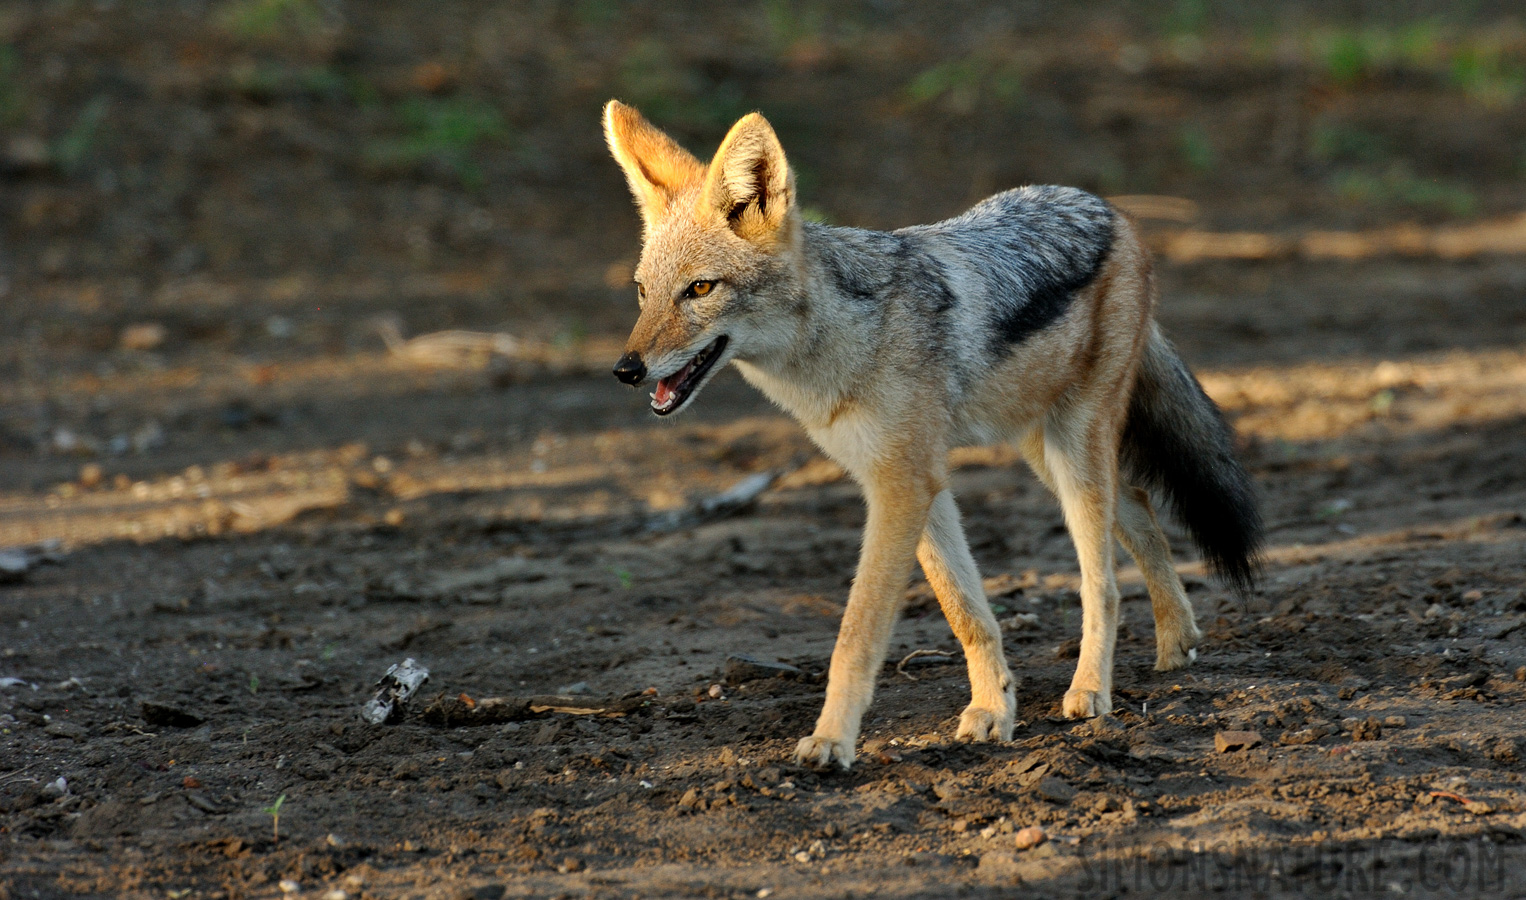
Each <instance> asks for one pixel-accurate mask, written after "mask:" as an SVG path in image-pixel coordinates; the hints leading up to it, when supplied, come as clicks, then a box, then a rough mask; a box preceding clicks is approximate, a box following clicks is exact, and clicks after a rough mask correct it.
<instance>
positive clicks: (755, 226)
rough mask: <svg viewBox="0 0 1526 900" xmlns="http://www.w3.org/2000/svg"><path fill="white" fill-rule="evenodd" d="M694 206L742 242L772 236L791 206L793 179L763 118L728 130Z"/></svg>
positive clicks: (744, 121)
mask: <svg viewBox="0 0 1526 900" xmlns="http://www.w3.org/2000/svg"><path fill="white" fill-rule="evenodd" d="M700 202H701V203H702V204H704V205H706V206H708V207H709V208H710V209H711V210H714V211H715V212H718V213H720V214H721V215H722V216H725V217H726V220H727V221H728V222H729V224H730V225H731V229H732V230H733V231H735V232H736V233H737V234H738V235H740V236H742V237H744V238H746V239H747V240H750V241H754V242H759V243H768V242H771V241H772V240H774V239H775V238H777V237H778V235H779V232H780V229H781V228H782V227H783V226H784V225H785V223H786V222H787V221H788V219H789V214H790V211H791V209H792V208H793V207H794V205H795V176H794V173H792V172H791V171H790V169H789V163H788V162H786V161H785V159H784V148H783V147H781V146H780V145H779V137H778V135H776V134H774V129H773V126H771V125H769V124H768V120H767V119H765V118H763V117H762V116H761V115H759V114H758V113H748V114H747V115H746V116H743V117H742V119H741V120H740V121H738V122H737V123H736V124H735V125H733V126H731V131H730V132H729V133H728V134H727V135H726V139H725V140H724V141H721V149H719V150H717V151H716V152H715V159H714V160H712V161H711V162H710V171H709V173H708V174H706V176H705V191H704V194H703V195H702V197H701V200H700Z"/></svg>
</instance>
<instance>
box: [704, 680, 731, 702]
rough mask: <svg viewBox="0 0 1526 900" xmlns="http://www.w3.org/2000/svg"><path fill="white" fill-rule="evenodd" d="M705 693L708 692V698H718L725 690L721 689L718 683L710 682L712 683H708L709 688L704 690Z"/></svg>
mask: <svg viewBox="0 0 1526 900" xmlns="http://www.w3.org/2000/svg"><path fill="white" fill-rule="evenodd" d="M705 693H707V694H709V695H710V699H711V700H719V699H721V697H722V696H723V695H724V694H725V693H726V692H725V690H724V689H722V688H721V686H720V685H718V684H712V685H710V690H708V691H706V692H705Z"/></svg>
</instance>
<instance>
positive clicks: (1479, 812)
mask: <svg viewBox="0 0 1526 900" xmlns="http://www.w3.org/2000/svg"><path fill="white" fill-rule="evenodd" d="M1462 808H1463V809H1465V810H1467V811H1468V812H1470V813H1472V814H1473V815H1475V816H1487V815H1488V814H1490V813H1492V812H1494V807H1493V806H1491V805H1489V804H1488V803H1485V802H1484V801H1482V800H1469V801H1468V802H1467V803H1464V804H1463V805H1462Z"/></svg>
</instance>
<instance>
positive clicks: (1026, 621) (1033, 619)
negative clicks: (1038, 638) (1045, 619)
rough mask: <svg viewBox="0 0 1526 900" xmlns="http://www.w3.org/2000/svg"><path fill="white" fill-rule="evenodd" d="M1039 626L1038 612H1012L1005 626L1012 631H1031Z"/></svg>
mask: <svg viewBox="0 0 1526 900" xmlns="http://www.w3.org/2000/svg"><path fill="white" fill-rule="evenodd" d="M1038 627H1039V614H1038V613H1013V614H1012V616H1011V618H1009V619H1007V628H1009V629H1011V630H1012V631H1032V630H1034V629H1036V628H1038Z"/></svg>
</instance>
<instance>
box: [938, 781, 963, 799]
mask: <svg viewBox="0 0 1526 900" xmlns="http://www.w3.org/2000/svg"><path fill="white" fill-rule="evenodd" d="M933 794H935V795H936V796H937V798H938V799H939V800H957V799H959V798H960V797H962V796H964V790H963V789H962V788H961V787H959V785H958V784H957V783H955V782H952V781H940V782H938V783H937V784H935V785H933Z"/></svg>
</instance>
